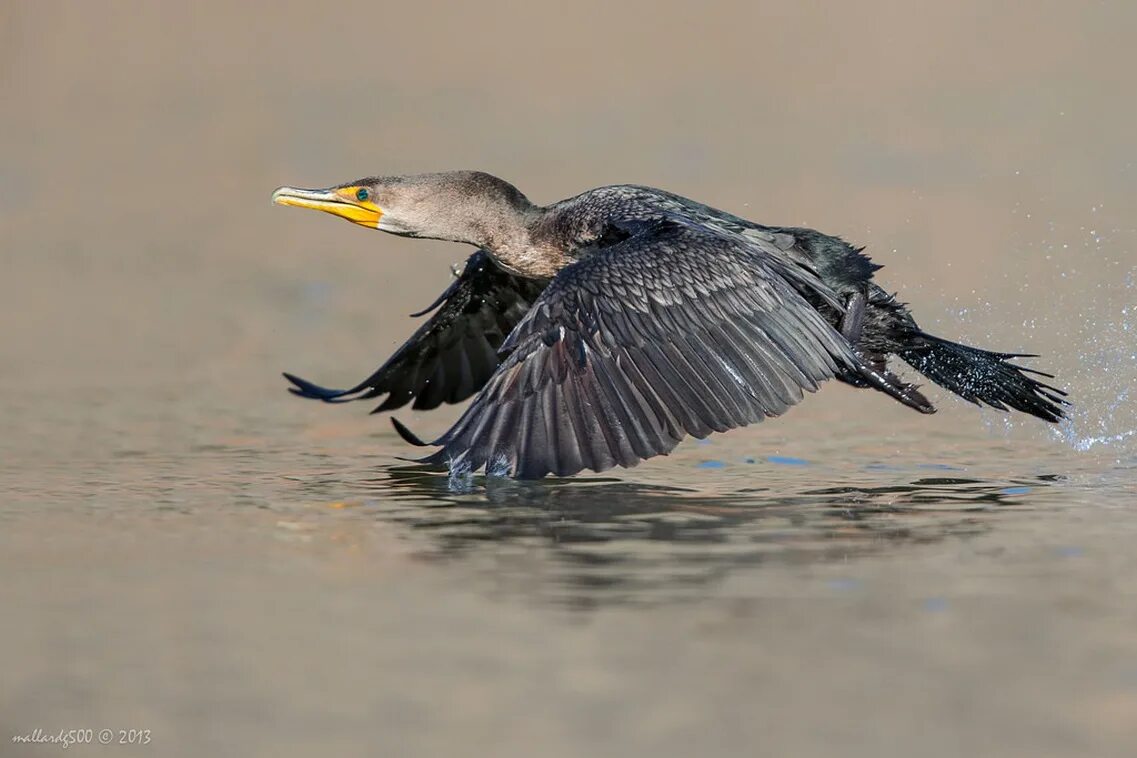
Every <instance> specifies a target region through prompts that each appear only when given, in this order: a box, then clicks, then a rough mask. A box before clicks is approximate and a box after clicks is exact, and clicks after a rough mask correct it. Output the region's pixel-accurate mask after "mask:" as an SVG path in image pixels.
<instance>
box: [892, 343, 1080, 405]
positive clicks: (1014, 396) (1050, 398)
mask: <svg viewBox="0 0 1137 758" xmlns="http://www.w3.org/2000/svg"><path fill="white" fill-rule="evenodd" d="M914 342H915V343H917V344H914V345H913V346H912V347H906V348H903V349H901V350H898V351H897V355H899V356H900V357H901V358H902V359H903V360H904V361H905V362H906V363H907V364H908V365H910V366H911V367H912V368H914V369H916V370H917V371H919V372H920V373H921V374H923V375H924V376H926V377H928V378H929V379H931V380H932V381H933V382H935V383H936V384H938V385H940V386H941V387H943V388H944V389H946V390H950V391H951V392H954V393H955V394H957V395H959V396H960V397H962V398H963V399H964V400H968V401H970V402H972V403H975V404H976V405H984V404H986V405H989V406H991V407H992V408H998V409H999V410H1003V411H1005V410H1007V409H1009V408H1014V409H1015V410H1018V411H1022V412H1023V413H1029V414H1031V415H1032V416H1037V417H1038V418H1040V419H1042V420H1044V421H1050V422H1056V421H1058V420H1060V419H1062V418H1064V417H1065V415H1066V410H1065V408H1066V406H1069V405H1070V403H1069V402H1068V401H1067V400H1066V399H1065V397H1066V393H1065V392H1063V391H1062V390H1060V389H1058V388H1056V387H1051V386H1050V385H1049V384H1044V383H1043V382H1041V381H1039V380H1038V379H1036V378H1035V377H1037V376H1040V377H1044V378H1046V379H1053V378H1054V377H1053V375H1051V374H1045V373H1043V372H1041V371H1036V370H1035V369H1032V368H1026V367H1024V366H1019V365H1016V364H1014V363H1011V360H1012V359H1014V358H1034V357H1036V356H1034V355H1030V354H1027V353H993V352H990V351H988V350H980V349H979V348H977V347H969V346H967V345H961V344H959V343H958V342H951V341H950V340H945V339H941V338H940V337H934V336H932V335H930V334H927V333H920V334H919V338H918V339H917V340H914Z"/></svg>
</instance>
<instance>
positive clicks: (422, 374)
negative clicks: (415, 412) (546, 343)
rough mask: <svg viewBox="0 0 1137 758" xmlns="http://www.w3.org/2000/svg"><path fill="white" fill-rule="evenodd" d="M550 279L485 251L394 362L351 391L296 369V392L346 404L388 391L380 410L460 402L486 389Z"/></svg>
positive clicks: (469, 264)
mask: <svg viewBox="0 0 1137 758" xmlns="http://www.w3.org/2000/svg"><path fill="white" fill-rule="evenodd" d="M547 284H548V281H547V280H538V279H526V278H524V277H520V276H515V275H513V274H511V273H509V272H507V271H505V270H504V269H502V268H501V267H500V266H498V265H497V264H496V263H494V261H493V259H492V258H490V256H489V254H488V253H486V252H485V251H483V250H479V251H478V252H476V253H474V254H473V255H471V256H470V258H469V259H468V260H467V261H466V268H465V269H464V270H463V271H462V275H461V276H459V277H458V278H457V279H455V280H454V282H453V283H452V284H451V285H450V287H448V288H447V290H446V291H445V292H443V293H442V295H441V296H440V297H439V298H438V300H436V301H435V302H434V303H433V304H431V305H430V306H429V307H428V308H426V310H424V311H422V312H420V313H416V314H414V315H416V316H421V315H424V314H426V313H429V312H430V311H432V310H435V309H436V308H437V311H435V313H434V315H432V316H431V317H430V319H429V320H428V321H427V322H426V323H425V324H423V325H422V326H420V327H419V328H418V330H417V331H416V332H415V333H414V335H413V336H412V337H411V338H410V339H409V340H407V341H406V343H404V344H403V346H402V347H400V348H399V349H398V350H396V351H395V354H394V355H392V356H391V357H390V358H389V359H388V360H387V362H386V363H384V364H383V365H382V366H380V367H379V368H378V369H376V370H375V373H373V374H372V375H371V376H369V377H367V378H366V379H364V380H363V381H362V382H360V383H359V384H357V385H355V386H354V387H352V388H351V389H347V390H337V389H328V388H326V387H321V386H319V385H316V384H313V383H311V382H309V381H306V380H304V379H301V378H299V377H297V376H293V375H292V374H285V375H284V376H285V378H286V379H288V381H290V382H292V384H293V386H292V387H289V391H290V392H292V393H293V394H295V395H299V396H300V397H307V398H312V399H315V400H323V401H325V402H329V403H342V402H347V401H348V400H367V399H370V398H376V397H379V396H380V395H384V394H385V395H387V398H386V399H385V400H384V401H383V403H382V404H381V405H379V407H377V408H376V409H375V410H374V411H373V412H375V413H378V412H380V411H388V410H391V409H393V408H400V407H402V406H404V405H406V404H407V403H408V402H410V401H411V400H412V399H413V400H414V405H413V406H412V407H414V408H415V409H419V410H429V409H431V408H437V407H438V406H439V405H441V404H442V403H457V402H460V401H462V400H465V399H466V398H468V397H469V396H470V395H472V394H474V393H475V392H477V391H478V390H479V389H481V388H482V387H483V386H484V385H485V383H486V382H487V381H488V380H489V378H490V377H491V376H492V375H493V372H494V371H495V370H496V369H497V366H498V363H499V362H500V361H501V357H500V356H499V355H498V348H499V347H500V346H501V343H502V341H504V340H505V337H506V335H507V334H509V333H510V331H512V330H513V328H514V327H515V326H516V325H517V323H518V322H519V321H520V320H521V319H522V317H524V315H525V314H526V312H527V311H528V310H529V307H530V306H531V305H532V303H533V301H535V300H536V299H537V298H538V297H539V296H540V294H541V291H542V290H544V289H545V287H546V286H547Z"/></svg>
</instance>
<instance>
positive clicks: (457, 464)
mask: <svg viewBox="0 0 1137 758" xmlns="http://www.w3.org/2000/svg"><path fill="white" fill-rule="evenodd" d="M446 466H447V468H449V470H450V476H449V478H448V480H447V483H446V486H447V488H448V489H449V490H450V491H451V492H460V493H461V492H471V491H472V490H473V489H474V470H473V468H471V466H470V462H469V461H468V460H467V459H466V456H465V455H461V456H458V457H457V458H451V459H450V460H448V461H446Z"/></svg>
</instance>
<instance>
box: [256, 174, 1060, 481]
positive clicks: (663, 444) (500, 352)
mask: <svg viewBox="0 0 1137 758" xmlns="http://www.w3.org/2000/svg"><path fill="white" fill-rule="evenodd" d="M272 198H273V201H274V202H276V203H279V204H281V205H296V206H300V207H304V208H314V209H316V210H321V211H326V212H328V213H331V214H333V215H336V216H339V217H341V218H345V219H347V220H349V221H352V222H353V223H356V224H359V225H361V226H365V227H368V228H371V229H379V230H381V231H385V232H390V233H392V234H397V235H401V236H405V237H425V238H430V239H439V240H449V241H452V242H464V243H467V244H470V245H473V246H475V247H477V248H478V250H477V252H475V253H474V254H473V255H471V256H470V258H469V260H468V261H467V262H466V266H465V269H464V270H463V271H462V273H461V275H459V276H458V277H457V279H456V280H455V281H454V282H453V283H452V284H451V285H450V286H449V288H447V290H446V291H445V292H443V293H442V295H441V296H440V297H439V298H438V300H436V301H435V302H434V303H433V304H432V305H431V306H430V307H428V308H427V309H425V310H424V311H422V312H421V313H419V314H415V315H416V316H421V315H424V314H426V313H430V312H431V311H433V312H434V313H433V315H432V316H431V317H430V318H429V319H428V320H427V321H426V323H424V324H423V325H422V326H421V327H420V328H419V329H418V331H416V332H415V333H414V335H413V336H412V337H411V338H410V340H408V341H407V342H406V344H404V345H403V346H402V347H400V348H399V349H398V350H397V351H396V352H395V354H394V355H393V356H391V358H390V359H389V360H388V361H387V362H386V363H384V364H383V365H382V366H381V367H379V369H378V370H376V371H375V373H373V374H372V375H371V376H369V377H367V378H366V379H364V380H363V381H362V382H360V383H359V384H357V385H356V386H354V387H352V388H351V389H347V390H333V389H327V388H324V387H320V386H318V385H315V384H312V383H311V382H308V381H305V380H303V379H300V378H299V377H296V376H292V375H291V374H285V377H286V378H287V379H288V380H289V381H290V382H291V383H292V385H293V386H292V387H291V388H290V390H291V391H292V392H293V393H295V394H297V395H300V396H301V397H307V398H314V399H317V400H323V401H326V402H344V401H346V400H361V399H370V398H377V397H380V396H383V395H385V396H386V397H385V398H384V399H383V402H382V403H381V404H380V405H379V406H378V407H377V408H376V409H375V412H379V411H388V410H392V409H394V408H399V407H402V406H404V405H406V404H407V403H409V402H411V401H412V400H413V401H414V403H413V407H414V408H416V409H429V408H435V407H437V406H438V405H440V404H441V403H444V402H445V403H457V402H459V401H462V400H465V399H466V398H468V397H469V396H471V395H473V394H474V393H478V394H477V397H476V398H475V399H474V401H473V403H471V405H470V406H469V407H468V408H467V409H466V411H465V413H463V414H462V416H461V418H460V419H459V420H458V421H457V423H455V424H454V426H453V427H452V428H451V429H450V430H449V431H447V432H446V433H445V434H443V435H442V436H441V437H439V438H438V439H437V440H435V441H434V442H432V443H424V442H423V441H422V440H420V439H418V438H417V437H416V436H415V435H414V434H412V433H411V432H410V431H409V430H408V429H407V428H406V427H404V426H403V425H402V424H401V423H399V422H398V421H397V420H395V419H392V421H393V423H394V424H395V428H396V429H397V430H398V432H399V434H400V435H401V436H402V437H403V438H404V439H405V440H407V441H408V442H411V443H413V444H415V445H426V444H430V445H435V446H439V447H440V449H439V450H437V451H436V452H434V453H433V454H432V455H429V456H427V457H425V458H422V459H421V460H422V461H423V462H428V463H434V464H442V463H446V464H449V465H450V466H451V467H456V466H459V467H465V468H468V469H469V470H478V469H481V468H483V467H484V468H486V469H487V470H498V471H504V472H506V473H508V474H509V475H511V476H515V477H519V478H526V479H531V478H540V477H543V476H545V475H546V474H555V475H557V476H568V475H571V474H575V473H577V472H579V471H581V470H583V469H591V470H593V471H604V470H605V469H608V468H611V467H613V466H617V465H618V466H634V465H636V464H637V463H639V462H640V461H641V460H643V459H646V458H651V457H653V456H656V455H663V454H667V453H669V452H670V451H671V450H672V449H673V448H674V447H675V446H676V445H678V444H679V442H680V440H682V439H683V438H684V437H685V436H686V435H691V436H693V437H699V438H702V437H706V436H707V435H708V434H710V433H711V432H725V431H727V430H728V429H733V428H735V427H738V426H743V425H745V424H751V423H755V422H757V421H761V420H762V419H764V418H766V417H768V416H778V415H780V414H782V413H783V412H785V411H786V410H787V409H788V408H789V407H790V406H792V405H794V404H796V403H797V402H798V401H800V400H801V399H802V394H803V390H808V391H810V392H812V391H815V390H816V389H817V387H818V385H819V384H820V383H821V382H823V381H825V380H826V379H829V378H836V379H839V380H840V381H842V382H845V383H847V384H851V385H853V386H855V387H871V388H873V389H876V390H879V391H881V392H884V393H886V394H888V395H890V396H891V397H893V398H894V399H896V400H897V401H899V402H901V403H903V404H904V405H907V406H908V407H910V408H914V409H915V410H917V411H920V412H921V413H934V412H935V407H934V406H933V405H932V404H931V403H930V402H929V401H928V399H927V398H925V397H924V395H922V394H921V393H920V392H919V391H918V389H917V387H916V386H915V385H912V384H908V383H905V382H904V381H902V380H901V379H900V378H899V377H898V376H897V375H896V374H894V373H893V372H892V371H891V370H890V369H889V367H888V358H889V357H890V356H896V357H899V358H900V359H901V360H903V361H904V362H905V363H907V364H908V365H910V366H911V367H912V368H914V369H916V371H918V372H920V373H921V374H923V375H924V376H926V377H927V378H928V379H930V380H932V381H933V382H935V383H936V384H938V385H940V386H941V387H943V388H945V389H947V390H950V391H951V392H954V393H955V394H957V395H959V396H960V397H962V398H964V399H965V400H969V401H971V402H973V403H975V404H976V405H982V404H986V405H989V406H991V407H994V408H998V409H1000V410H1007V409H1009V408H1013V409H1016V410H1019V411H1023V412H1025V413H1029V414H1031V415H1034V416H1037V417H1038V418H1040V419H1043V420H1045V421H1050V422H1055V421H1058V420H1059V419H1061V418H1062V417H1063V415H1064V406H1066V405H1068V403H1067V401H1066V400H1065V399H1064V396H1065V394H1066V393H1065V392H1063V391H1062V390H1059V389H1056V388H1054V387H1051V386H1050V385H1047V384H1044V383H1043V382H1042V381H1040V380H1039V379H1037V378H1035V377H1044V378H1053V377H1052V376H1051V375H1050V374H1044V373H1042V372H1040V371H1036V370H1034V369H1030V368H1025V367H1022V366H1018V365H1016V364H1014V363H1012V362H1011V359H1015V358H1024V357H1034V356H1032V355H1028V354H1024V353H997V352H990V351H987V350H980V349H978V348H974V347H968V346H966V345H961V344H957V343H955V342H951V341H949V340H946V339H942V338H940V337H935V336H933V335H931V334H928V333H927V332H924V331H923V330H921V329H920V327H919V326H917V324H916V322H915V320H914V319H913V318H912V315H911V313H910V312H909V310H908V307H907V306H906V305H905V304H904V303H901V302H899V301H897V300H896V298H895V297H894V296H892V295H889V294H888V293H887V292H885V290H883V289H881V287H880V286H878V285H877V284H876V283H875V282H874V281H873V280H872V279H873V273H874V272H875V271H876V270H877V269H879V268H880V266H878V265H876V264H874V263H872V262H871V261H870V259H869V258H868V257H867V256H866V255H865V254H864V253H863V252H862V248H856V247H853V246H851V245H849V244H848V243H846V242H844V241H843V240H841V239H839V238H837V237H832V236H829V235H827V234H822V233H821V232H817V231H814V230H812V229H804V228H792V227H777V226H763V225H761V224H756V223H754V222H752V221H747V220H746V219H743V218H739V217H738V216H734V215H732V214H730V213H725V212H723V211H720V210H716V209H714V208H710V207H708V206H706V205H703V204H701V203H697V202H695V201H693V200H688V199H687V198H684V197H680V196H678V195H674V194H672V193H670V192H664V191H662V190H658V189H653V188H651V187H642V186H636V185H615V186H610V187H601V188H598V189H593V190H589V191H588V192H585V193H583V194H580V195H577V196H576V197H572V198H569V199H567V200H562V201H560V202H557V203H554V204H552V205H549V206H547V207H541V206H537V205H534V204H533V203H531V202H530V201H529V200H528V199H527V198H526V197H525V195H523V194H522V193H521V192H520V191H518V190H517V188H515V187H514V186H513V185H511V184H509V183H508V182H505V181H503V180H501V179H498V178H497V177H495V176H491V175H489V174H485V173H482V172H476V171H453V172H445V173H437V174H421V175H415V176H394V177H371V178H367V179H359V180H357V181H352V182H347V183H345V184H340V185H337V186H335V187H330V188H328V189H322V190H302V189H294V188H291V187H281V188H280V189H278V190H276V192H274V193H273V196H272Z"/></svg>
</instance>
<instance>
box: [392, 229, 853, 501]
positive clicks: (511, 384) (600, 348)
mask: <svg viewBox="0 0 1137 758" xmlns="http://www.w3.org/2000/svg"><path fill="white" fill-rule="evenodd" d="M784 265H785V264H784V263H782V262H780V261H778V260H777V259H776V258H774V257H773V256H771V255H769V254H768V253H765V252H763V251H762V250H760V249H757V248H755V247H753V246H750V245H747V244H745V242H744V241H739V240H737V239H734V238H730V237H724V236H720V235H716V234H714V233H712V232H710V231H708V230H706V229H704V228H700V227H697V226H687V225H682V224H676V223H671V222H662V223H659V224H656V225H654V226H652V227H650V228H648V229H646V230H645V231H642V232H640V233H638V234H636V235H635V236H633V237H631V238H630V239H627V240H625V241H623V242H620V243H618V244H616V245H614V246H612V247H607V248H603V249H601V250H599V251H597V252H596V253H594V254H593V255H592V256H590V257H588V258H585V259H584V260H582V261H579V262H577V263H574V264H572V265H571V266H568V267H567V268H565V269H563V270H562V271H561V272H560V273H559V274H558V275H557V276H556V277H555V278H554V279H553V281H552V283H551V284H550V285H549V286H548V288H547V289H546V290H545V292H544V293H543V294H542V295H541V297H540V299H538V300H537V302H536V303H534V305H533V308H532V309H531V310H530V311H529V313H528V315H526V317H525V318H524V320H522V322H521V323H520V324H519V325H518V326H517V328H516V329H515V330H514V331H513V333H512V334H510V336H509V338H508V339H507V340H506V342H505V343H504V344H503V345H502V351H503V352H509V351H511V352H509V357H508V358H506V360H505V361H504V362H503V363H502V365H501V366H500V367H499V368H498V370H497V372H496V373H495V374H494V376H493V377H492V378H491V379H490V381H489V383H488V384H487V385H486V387H485V389H483V390H482V392H481V394H479V395H478V397H477V398H476V399H475V401H474V402H473V403H472V404H471V405H470V407H469V408H468V409H467V410H466V412H465V413H464V414H463V415H462V417H461V418H460V419H459V420H458V422H457V423H456V424H455V425H454V426H453V427H452V428H451V429H450V430H449V431H448V432H446V434H444V435H443V436H442V437H440V438H439V439H438V440H436V441H435V442H434V443H433V444H435V445H441V446H442V449H441V450H439V451H437V452H436V453H434V454H433V455H431V456H428V457H427V458H425V459H424V461H425V462H430V463H449V464H450V465H452V466H456V465H460V466H469V467H470V468H472V469H475V470H476V469H479V468H481V467H483V466H485V467H487V468H493V469H502V470H505V471H507V472H508V473H510V474H511V475H513V476H517V477H521V478H539V477H542V476H544V475H546V474H548V473H553V474H557V475H560V476H567V475H570V474H574V473H576V472H578V471H580V470H582V469H592V470H593V471H603V470H605V469H608V468H611V467H612V466H614V465H620V466H634V465H635V464H636V463H638V462H639V461H640V460H643V459H645V458H650V457H652V456H655V455H660V454H664V453H667V452H669V451H671V450H672V449H673V448H674V447H675V446H676V445H677V444H678V443H679V441H680V440H681V439H682V438H683V437H684V436H685V435H687V434H690V435H693V436H695V437H705V436H707V435H708V434H709V433H710V432H712V431H716V432H722V431H726V430H728V429H731V428H734V427H738V426H742V425H745V424H750V423H753V422H756V421H760V420H762V419H763V418H765V417H767V416H776V415H779V414H781V413H782V412H784V411H785V410H786V409H787V408H789V407H790V406H792V405H794V404H795V403H797V402H798V401H799V400H801V398H802V391H803V390H810V391H813V390H816V389H817V386H818V383H819V382H821V381H823V380H825V379H828V378H830V377H832V376H833V375H834V374H835V373H836V372H837V371H838V369H839V367H841V366H845V365H850V364H855V363H856V359H855V357H854V356H853V355H852V354H851V352H850V347H849V345H848V343H847V342H846V341H845V340H844V339H843V338H842V337H841V336H840V334H838V333H837V332H836V331H835V330H834V329H833V327H832V326H830V324H829V323H827V322H826V321H825V319H824V318H823V317H822V316H821V314H819V313H818V312H817V311H816V310H815V309H814V308H813V307H811V306H810V305H809V303H808V302H806V300H805V299H804V298H803V297H802V296H801V295H800V294H798V292H797V291H796V290H795V289H794V288H793V287H792V286H791V285H790V284H789V283H788V282H787V281H786V279H785V278H784V276H783V274H782V273H781V268H782V267H783V266H784ZM396 427H397V428H399V429H400V431H401V432H402V433H403V436H404V437H407V438H408V439H409V440H411V441H415V438H414V437H413V435H411V434H410V433H409V432H407V431H406V430H405V428H402V427H401V425H399V424H398V423H397V422H396ZM420 444H421V443H420Z"/></svg>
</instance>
